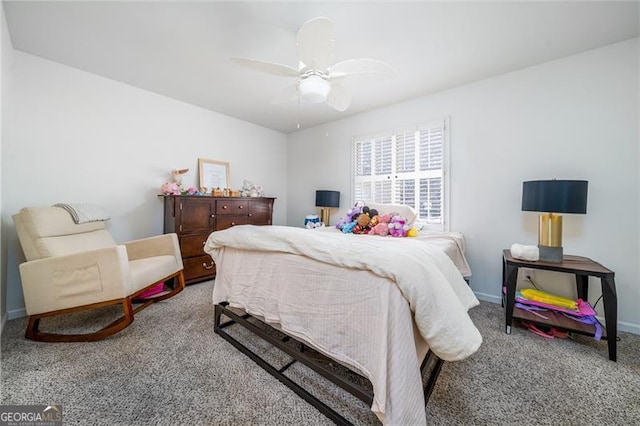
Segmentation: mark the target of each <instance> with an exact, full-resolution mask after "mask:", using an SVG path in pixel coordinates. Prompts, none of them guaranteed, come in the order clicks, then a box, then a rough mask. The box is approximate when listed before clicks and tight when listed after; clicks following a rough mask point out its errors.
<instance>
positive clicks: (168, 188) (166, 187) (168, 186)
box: [160, 182, 180, 195]
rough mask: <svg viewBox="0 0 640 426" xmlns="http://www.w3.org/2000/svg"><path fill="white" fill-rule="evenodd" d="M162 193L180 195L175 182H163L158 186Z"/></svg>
mask: <svg viewBox="0 0 640 426" xmlns="http://www.w3.org/2000/svg"><path fill="white" fill-rule="evenodd" d="M160 191H162V193H163V194H164V195H180V188H178V185H177V184H176V183H175V182H165V183H163V184H162V186H161V187H160Z"/></svg>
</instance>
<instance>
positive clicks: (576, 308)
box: [515, 288, 602, 340]
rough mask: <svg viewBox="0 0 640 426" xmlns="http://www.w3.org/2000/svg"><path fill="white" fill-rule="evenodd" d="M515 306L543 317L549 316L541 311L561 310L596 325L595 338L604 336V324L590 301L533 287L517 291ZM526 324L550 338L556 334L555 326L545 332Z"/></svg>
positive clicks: (566, 314) (572, 317) (563, 313)
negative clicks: (602, 324) (570, 297)
mask: <svg viewBox="0 0 640 426" xmlns="http://www.w3.org/2000/svg"><path fill="white" fill-rule="evenodd" d="M515 306H516V307H517V308H520V309H523V310H525V311H528V312H530V313H532V314H533V315H535V316H538V317H541V318H543V319H549V318H548V317H546V316H545V315H544V314H543V313H541V312H540V311H543V312H544V311H550V310H551V311H556V312H560V313H561V314H562V315H564V316H565V317H567V318H569V319H572V320H574V321H578V322H581V323H584V324H590V325H593V326H594V327H595V333H594V335H595V336H594V338H595V340H600V338H601V337H602V326H601V325H600V323H599V322H598V319H597V318H596V315H597V312H596V311H595V310H594V309H593V308H592V307H591V305H590V304H589V302H585V301H584V300H582V299H577V300H573V299H569V298H566V297H561V296H557V295H555V294H551V293H546V292H544V291H540V290H536V289H533V288H525V289H522V290H520V291H517V292H516V305H515ZM525 326H527V328H528V329H529V330H530V331H532V332H533V333H535V334H538V335H540V336H543V337H550V338H552V337H554V336H555V334H554V331H556V330H555V329H554V328H552V329H551V330H550V332H549V333H545V332H544V331H541V330H540V328H539V327H535V326H531V325H530V324H525ZM555 337H559V336H555Z"/></svg>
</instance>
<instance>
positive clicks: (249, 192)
mask: <svg viewBox="0 0 640 426" xmlns="http://www.w3.org/2000/svg"><path fill="white" fill-rule="evenodd" d="M262 191H263V190H262V185H256V184H254V183H253V182H251V181H250V180H247V179H245V180H243V181H242V189H241V190H240V195H242V196H243V197H262Z"/></svg>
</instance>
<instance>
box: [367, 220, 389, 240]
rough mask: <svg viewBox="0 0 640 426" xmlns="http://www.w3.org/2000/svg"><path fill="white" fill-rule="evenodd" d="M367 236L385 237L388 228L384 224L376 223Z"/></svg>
mask: <svg viewBox="0 0 640 426" xmlns="http://www.w3.org/2000/svg"><path fill="white" fill-rule="evenodd" d="M369 235H380V236H382V237H386V236H387V235H389V226H388V225H387V224H386V223H378V224H377V225H376V226H374V227H373V228H371V230H369Z"/></svg>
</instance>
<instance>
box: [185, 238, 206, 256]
mask: <svg viewBox="0 0 640 426" xmlns="http://www.w3.org/2000/svg"><path fill="white" fill-rule="evenodd" d="M208 237H209V233H206V234H196V235H182V236H181V237H180V251H181V252H182V257H183V258H185V257H194V256H202V255H203V254H206V253H205V252H204V244H205V243H206V242H207V238H208Z"/></svg>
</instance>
